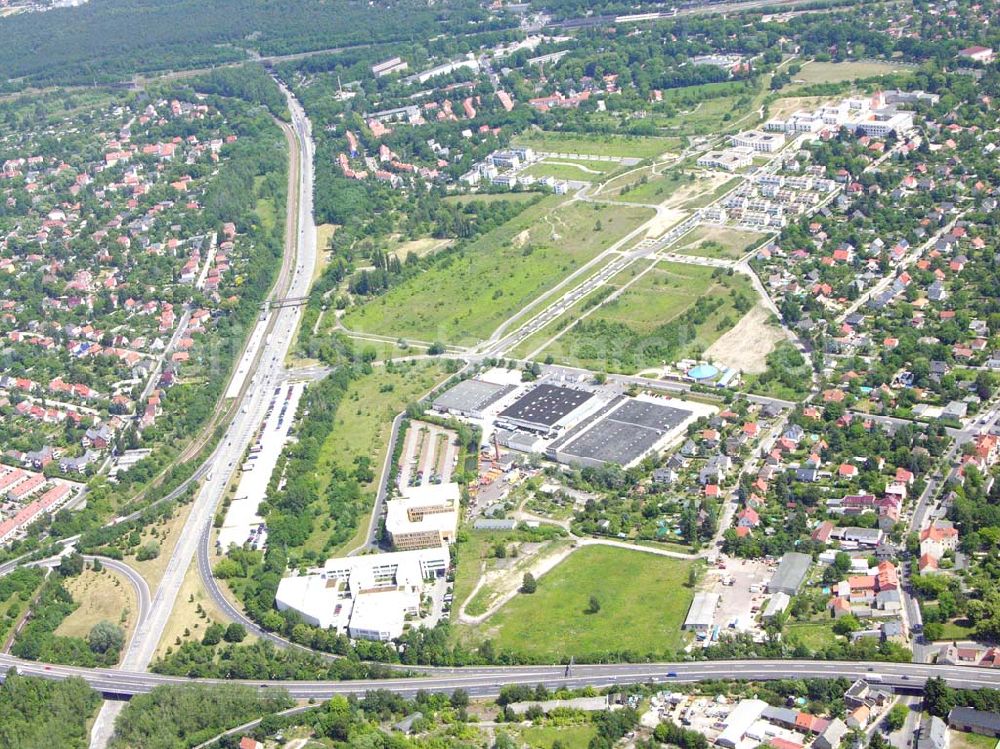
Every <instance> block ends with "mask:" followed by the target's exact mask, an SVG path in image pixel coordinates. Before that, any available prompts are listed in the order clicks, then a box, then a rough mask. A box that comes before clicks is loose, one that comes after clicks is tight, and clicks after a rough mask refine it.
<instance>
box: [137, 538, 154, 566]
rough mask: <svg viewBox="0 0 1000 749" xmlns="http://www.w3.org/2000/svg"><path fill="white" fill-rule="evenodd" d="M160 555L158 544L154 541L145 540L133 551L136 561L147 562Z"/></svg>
mask: <svg viewBox="0 0 1000 749" xmlns="http://www.w3.org/2000/svg"><path fill="white" fill-rule="evenodd" d="M158 556H160V545H159V544H158V543H156V541H147V542H146V543H144V544H143V545H142V546H141V547H140V548H139V551H137V552H136V553H135V560H136V561H137V562H147V561H149V560H150V559H156V558H157V557H158Z"/></svg>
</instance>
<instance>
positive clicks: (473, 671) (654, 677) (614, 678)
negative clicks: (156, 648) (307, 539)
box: [0, 655, 1000, 700]
mask: <svg viewBox="0 0 1000 749" xmlns="http://www.w3.org/2000/svg"><path fill="white" fill-rule="evenodd" d="M9 668H17V669H18V670H19V671H20V673H22V674H24V675H29V676H40V677H43V678H49V679H66V678H70V677H74V676H75V677H80V678H82V679H84V680H85V681H86V682H87V683H89V684H90V685H91V687H93V688H94V689H96V690H98V691H100V692H101V693H103V694H104V695H106V696H109V697H111V696H116V697H119V698H128V697H131V696H133V695H136V694H145V693H147V692H149V691H151V690H152V689H154V688H155V687H157V686H161V685H169V684H173V685H178V684H191V683H199V684H205V685H221V684H243V685H246V686H251V687H254V688H258V689H269V688H276V689H286V690H287V691H288V693H289V694H290V695H291V696H292V697H293V698H295V699H311V698H312V699H318V700H320V699H329V698H330V697H332V696H334V695H338V694H361V693H364V692H366V691H368V690H372V689H384V690H387V691H390V692H395V693H398V694H402V695H405V696H408V697H413V696H414V695H415V694H416V693H417V692H418V691H420V690H424V691H433V692H451V691H453V690H455V689H463V690H465V691H467V692H468V693H469V695H470V696H472V697H494V696H496V695H497V694H498V693H499V691H500V689H501V688H503V687H504V686H508V685H511V684H530V685H534V684H544V685H545V686H546V687H548V688H549V689H558V688H560V687H566V688H571V689H575V688H582V687H585V686H593V687H595V688H603V687H612V686H616V685H622V684H634V683H657V682H659V683H670V682H674V681H676V682H696V681H705V680H710V679H746V680H760V681H767V680H775V679H786V678H788V676H789V674H795V676H796V678H801V679H806V678H817V679H834V678H849V679H854V678H862V677H867V678H873V676H872V675H873V674H878V677H881V683H883V684H885V685H887V686H892V687H896V688H898V689H902V690H912V691H919V690H920V689H921V687H922V685H923V683H924V681H925V680H926V678H928V677H932V676H940V677H942V678H944V679H945V680H946V681H947V682H948V683H949V684H950V685H952V686H955V687H961V688H969V689H981V688H992V689H996V688H998V687H1000V673H997V672H996V671H994V670H991V669H980V668H970V667H968V666H938V665H929V664H921V663H880V662H862V661H790V660H738V661H698V662H690V661H684V662H679V663H634V664H627V663H612V664H598V665H574V666H572V668H571V670H570V673H569V674H568V675H567V668H566V667H565V666H509V667H490V668H456V669H437V671H436V672H435V674H434V675H433V676H414V677H401V678H394V679H366V680H358V681H246V680H224V679H187V678H184V677H180V676H163V675H160V674H150V673H145V672H142V671H134V670H133V671H129V670H114V669H101V668H94V669H88V668H78V667H73V666H56V665H47V664H42V663H36V662H34V661H24V660H21V659H18V658H14V657H12V656H9V655H0V669H2V671H3V672H6V671H7V670H8V669H9ZM669 674H676V675H675V676H670V675H669ZM878 677H874V678H878Z"/></svg>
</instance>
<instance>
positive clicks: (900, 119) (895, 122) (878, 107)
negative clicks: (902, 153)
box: [734, 94, 913, 142]
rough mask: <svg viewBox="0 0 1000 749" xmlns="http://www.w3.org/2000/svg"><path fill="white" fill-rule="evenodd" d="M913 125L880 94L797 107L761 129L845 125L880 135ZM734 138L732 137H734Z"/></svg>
mask: <svg viewBox="0 0 1000 749" xmlns="http://www.w3.org/2000/svg"><path fill="white" fill-rule="evenodd" d="M912 127H913V114H912V113H911V112H907V111H902V110H898V109H896V108H895V107H892V106H887V105H886V97H885V96H884V95H883V94H875V95H874V96H872V97H870V98H848V99H841V100H840V101H838V102H834V103H831V104H825V105H823V106H822V107H820V108H819V109H816V110H814V111H812V112H806V111H802V110H800V111H798V112H793V113H792V114H790V115H788V117H786V118H785V119H778V118H776V119H772V120H769V121H768V122H767V124H766V125H765V126H764V129H765V130H769V131H771V132H779V133H816V132H819V131H820V130H823V129H829V130H836V129H839V128H846V129H848V130H851V131H853V132H857V131H860V132H862V133H864V134H865V135H868V136H871V137H876V138H881V137H884V136H886V135H888V134H889V133H891V132H896V133H902V132H904V131H906V130H909V129H910V128H912ZM734 142H735V141H734Z"/></svg>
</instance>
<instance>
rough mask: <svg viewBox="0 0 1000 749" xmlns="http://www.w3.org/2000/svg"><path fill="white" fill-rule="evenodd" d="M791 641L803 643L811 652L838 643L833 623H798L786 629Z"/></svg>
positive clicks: (789, 625)
mask: <svg viewBox="0 0 1000 749" xmlns="http://www.w3.org/2000/svg"><path fill="white" fill-rule="evenodd" d="M785 634H786V635H787V636H788V638H789V639H794V640H796V641H797V642H801V643H802V644H803V645H805V646H806V647H807V648H809V649H810V650H823V649H824V648H827V647H829V646H830V645H833V644H834V643H836V642H837V635H835V634H834V633H833V622H832V621H831V622H830V623H829V624H827V623H826V622H796V623H793V624H788V625H787V626H786V627H785Z"/></svg>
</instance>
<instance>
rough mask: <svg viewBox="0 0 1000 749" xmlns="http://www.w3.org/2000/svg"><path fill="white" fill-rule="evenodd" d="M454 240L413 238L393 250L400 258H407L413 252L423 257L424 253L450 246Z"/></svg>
mask: <svg viewBox="0 0 1000 749" xmlns="http://www.w3.org/2000/svg"><path fill="white" fill-rule="evenodd" d="M453 242H454V240H453V239H434V238H433V237H426V238H424V239H411V240H410V241H409V242H401V243H400V245H399V247H397V248H396V249H395V250H394V251H393V254H395V256H396V257H398V258H399V259H400V260H406V256H407V255H409V254H410V253H411V252H412V253H413V254H414V255H416V256H417V257H423V256H424V255H430V254H431V253H434V252H439V251H441V250H443V249H444V248H445V247H448V246H450V245H451V244H452V243H453Z"/></svg>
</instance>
